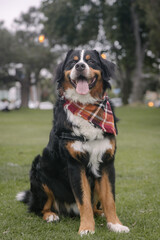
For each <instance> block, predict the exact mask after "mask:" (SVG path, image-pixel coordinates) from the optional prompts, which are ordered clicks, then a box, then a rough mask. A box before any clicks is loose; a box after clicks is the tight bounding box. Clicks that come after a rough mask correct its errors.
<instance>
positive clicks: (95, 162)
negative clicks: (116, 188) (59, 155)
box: [72, 138, 112, 177]
mask: <svg viewBox="0 0 160 240" xmlns="http://www.w3.org/2000/svg"><path fill="white" fill-rule="evenodd" d="M72 148H73V149H74V150H75V151H78V152H82V153H85V152H88V153H89V164H88V167H90V169H91V171H92V173H93V174H94V175H95V176H96V177H100V175H99V173H98V170H99V165H100V163H101V162H102V156H103V154H104V153H105V152H106V151H107V150H108V149H112V144H111V143H110V140H109V139H108V138H105V139H99V140H93V141H87V142H85V143H84V142H80V141H75V142H74V143H73V144H72Z"/></svg>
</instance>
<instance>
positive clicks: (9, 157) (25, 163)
mask: <svg viewBox="0 0 160 240" xmlns="http://www.w3.org/2000/svg"><path fill="white" fill-rule="evenodd" d="M116 113H117V116H118V117H119V118H120V122H119V123H118V128H119V135H118V137H117V145H118V149H117V155H116V176H117V178H116V206H117V213H118V216H119V218H120V220H121V221H122V222H123V223H124V224H125V225H127V226H128V227H129V228H130V230H131V231H130V233H128V234H123V233H121V234H118V233H112V232H109V231H108V230H107V228H106V222H105V219H104V218H101V217H97V218H95V221H96V233H95V234H94V235H91V236H88V237H83V238H84V239H93V240H94V239H97V240H98V239H111V240H115V239H118V240H142V239H143V240H151V239H154V240H158V239H159V229H158V227H159V224H160V218H159V211H158V210H159V204H160V201H159V193H160V192H159V189H160V182H159V171H160V166H159V158H160V149H159V140H160V125H159V122H160V115H159V109H156V108H147V107H140V108H131V107H122V108H118V109H116ZM51 125H52V111H40V110H23V109H22V110H19V111H13V112H9V113H2V112H0V132H1V135H2V136H3V137H1V138H0V166H1V171H0V196H1V201H0V206H1V207H0V208H1V212H0V222H1V224H0V239H2V240H8V239H16V240H31V239H36V240H44V239H47V240H49V239H58V240H59V239H64V240H67V239H68V240H71V239H73V240H74V239H81V237H79V236H78V235H77V231H78V227H79V218H73V219H70V218H68V217H67V218H64V217H61V221H60V222H59V223H56V224H55V223H46V222H44V221H43V220H42V218H39V217H37V216H35V215H34V214H30V213H27V209H26V206H25V205H23V204H22V203H19V202H17V201H16V200H15V195H16V194H17V192H19V191H22V190H25V189H28V188H29V175H28V173H29V170H30V166H31V162H32V159H33V158H34V156H35V155H37V154H38V153H41V152H42V149H43V147H44V146H46V144H47V142H48V135H49V132H50V129H51Z"/></svg>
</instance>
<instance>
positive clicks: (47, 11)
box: [42, 0, 99, 47]
mask: <svg viewBox="0 0 160 240" xmlns="http://www.w3.org/2000/svg"><path fill="white" fill-rule="evenodd" d="M42 12H43V13H44V15H45V17H46V19H45V20H44V26H45V32H46V34H47V37H48V38H49V40H50V42H51V45H52V44H56V43H57V44H67V45H69V46H72V47H74V46H78V45H82V44H85V43H87V42H88V41H89V40H91V39H96V37H97V33H98V20H99V18H98V16H99V9H98V7H97V5H96V4H95V3H94V2H92V1H89V0H80V1H74V0H70V1H68V0H60V1H49V0H48V1H44V2H43V5H42ZM93 26H94V27H93Z"/></svg>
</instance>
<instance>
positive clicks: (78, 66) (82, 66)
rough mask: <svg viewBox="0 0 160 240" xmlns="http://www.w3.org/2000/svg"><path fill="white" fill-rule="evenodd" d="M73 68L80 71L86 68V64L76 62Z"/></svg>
mask: <svg viewBox="0 0 160 240" xmlns="http://www.w3.org/2000/svg"><path fill="white" fill-rule="evenodd" d="M75 68H76V70H77V71H79V72H81V71H83V70H84V69H85V68H86V65H85V64H84V63H77V64H76V66H75Z"/></svg>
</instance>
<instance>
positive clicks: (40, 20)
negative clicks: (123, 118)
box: [0, 0, 160, 110]
mask: <svg viewBox="0 0 160 240" xmlns="http://www.w3.org/2000/svg"><path fill="white" fill-rule="evenodd" d="M159 13H160V2H159V1H155V0H146V1H142V0H117V1H116V0H78V1H76V0H23V1H21V0H14V1H9V0H0V110H12V109H19V108H20V107H29V108H40V109H50V108H52V107H53V104H54V101H55V98H56V84H55V83H54V80H53V79H54V74H55V68H56V66H57V64H58V63H59V62H60V61H61V60H62V59H63V58H64V56H65V54H66V52H67V51H68V50H69V49H70V48H79V49H81V48H85V49H96V50H98V51H99V52H100V53H101V54H103V57H104V58H107V59H108V60H111V61H113V62H115V63H116V64H117V66H118V69H119V72H118V76H117V79H115V80H112V86H113V88H112V91H111V92H110V93H109V95H110V97H112V99H113V101H114V103H115V105H116V106H121V105H125V104H137V103H138V104H139V103H142V104H146V105H148V106H149V107H160V40H159V39H160V24H159V23H160V14H159Z"/></svg>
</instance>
